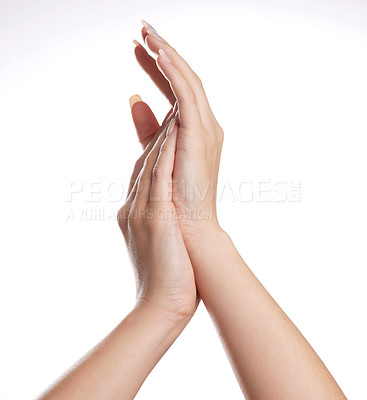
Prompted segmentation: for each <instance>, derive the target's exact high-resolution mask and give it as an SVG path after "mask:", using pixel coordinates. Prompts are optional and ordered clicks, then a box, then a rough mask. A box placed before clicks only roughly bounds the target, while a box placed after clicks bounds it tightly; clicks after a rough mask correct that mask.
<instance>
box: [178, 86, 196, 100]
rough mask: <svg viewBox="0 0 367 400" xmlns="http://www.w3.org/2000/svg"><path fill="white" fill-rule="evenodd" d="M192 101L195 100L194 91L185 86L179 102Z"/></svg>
mask: <svg viewBox="0 0 367 400" xmlns="http://www.w3.org/2000/svg"><path fill="white" fill-rule="evenodd" d="M193 101H195V93H194V91H193V90H192V89H188V88H187V89H186V90H185V91H184V93H183V94H182V97H181V99H180V102H181V103H184V102H189V103H192V102H193Z"/></svg>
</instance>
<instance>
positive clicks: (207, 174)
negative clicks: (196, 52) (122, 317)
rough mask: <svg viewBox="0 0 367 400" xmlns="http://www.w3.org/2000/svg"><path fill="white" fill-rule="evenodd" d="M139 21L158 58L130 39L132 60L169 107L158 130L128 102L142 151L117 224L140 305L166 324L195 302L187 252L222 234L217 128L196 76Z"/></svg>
mask: <svg viewBox="0 0 367 400" xmlns="http://www.w3.org/2000/svg"><path fill="white" fill-rule="evenodd" d="M142 22H143V28H142V37H143V39H144V41H145V43H146V45H147V46H148V48H149V49H150V50H151V51H152V52H153V53H155V54H156V55H157V59H155V58H153V57H151V56H150V55H149V54H148V52H147V51H146V50H145V48H144V47H143V46H142V45H140V44H139V43H138V42H136V41H134V43H135V44H136V48H135V56H136V58H137V61H138V63H139V64H140V65H141V66H142V68H143V69H144V70H145V71H146V72H147V73H148V75H149V76H150V77H151V78H152V80H153V81H154V82H155V83H156V85H157V86H158V88H159V89H160V90H161V91H162V92H163V93H164V95H165V96H166V97H167V99H168V100H169V102H170V103H171V105H172V106H173V107H172V108H171V110H170V111H169V112H168V114H167V116H166V117H165V119H164V121H163V123H162V124H161V125H160V124H159V123H158V121H157V119H156V118H155V116H154V114H153V112H152V111H151V109H150V108H149V106H148V105H147V104H146V103H144V102H142V101H137V102H135V103H133V104H132V109H131V111H132V117H133V120H134V124H135V127H136V130H137V134H138V138H139V141H140V143H141V144H142V146H143V149H144V151H143V154H142V155H141V157H140V158H139V159H138V160H137V162H136V164H135V168H134V170H133V174H132V177H131V183H130V186H129V189H128V194H127V199H126V203H125V204H124V205H123V206H122V208H121V209H120V210H119V212H118V222H119V226H120V228H121V230H122V232H123V235H124V237H125V240H126V244H127V247H128V250H129V254H130V256H131V260H132V263H133V265H134V269H135V273H136V282H137V300H138V304H141V303H145V302H148V303H150V304H151V305H153V306H154V307H157V308H158V309H159V311H160V312H161V313H162V314H163V315H165V316H166V317H167V318H168V319H170V320H174V321H182V320H188V319H190V318H191V316H192V315H193V313H194V312H195V310H196V308H197V305H198V303H199V300H200V299H199V295H198V293H197V290H196V285H195V266H193V265H192V264H191V261H190V254H189V252H188V250H187V248H188V247H190V249H191V248H192V245H194V246H195V243H196V244H197V245H200V241H201V240H203V238H204V237H205V235H207V234H208V233H209V232H210V231H213V230H219V229H220V227H219V224H218V219H217V214H216V188H217V179H218V169H219V161H220V155H221V150H222V143H223V130H222V128H221V127H220V125H219V124H218V122H217V120H216V119H215V117H214V115H213V112H212V110H211V108H210V106H209V103H208V99H207V97H206V94H205V91H204V88H203V85H202V82H201V80H200V79H199V77H198V76H197V75H196V74H195V72H194V71H193V70H192V69H191V68H190V66H189V65H188V64H187V62H186V61H185V60H184V59H183V58H182V57H181V56H180V55H179V54H178V52H177V51H176V50H175V49H174V48H173V47H172V46H171V45H170V44H169V43H167V41H165V40H164V39H163V38H162V37H160V36H159V35H158V34H157V32H156V31H155V30H154V28H153V27H152V26H151V25H149V24H148V23H146V22H145V21H142ZM138 100H140V99H138ZM188 242H190V246H187V244H188Z"/></svg>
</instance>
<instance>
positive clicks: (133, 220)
mask: <svg viewBox="0 0 367 400" xmlns="http://www.w3.org/2000/svg"><path fill="white" fill-rule="evenodd" d="M176 118H177V112H176V109H175V108H174V109H173V110H172V112H171V114H170V115H169V116H168V117H167V118H166V119H165V121H164V123H163V125H162V127H160V128H159V129H158V130H157V132H156V133H155V135H154V139H153V140H151V142H150V144H149V145H148V146H146V148H145V151H144V153H143V155H142V156H141V157H140V158H139V160H138V161H137V163H136V165H135V169H134V172H133V176H132V179H131V185H130V188H129V193H128V197H127V199H126V203H125V204H124V206H123V207H122V208H121V209H120V210H119V213H118V222H119V226H120V228H121V230H122V232H123V234H124V237H125V240H126V244H127V247H128V250H129V254H130V256H131V260H132V263H133V265H134V268H135V273H136V274H135V275H136V282H137V300H138V303H139V304H140V303H142V302H143V303H144V302H148V303H150V304H152V305H154V306H155V307H156V308H157V309H158V310H159V311H160V312H161V313H162V314H163V315H164V316H165V317H167V318H168V319H170V320H174V321H179V322H180V321H182V320H187V322H188V320H189V319H190V318H191V316H192V315H193V313H194V312H195V310H196V307H197V305H198V301H199V299H198V297H197V291H196V286H195V279H194V273H193V270H192V266H191V263H190V259H189V256H188V254H187V251H186V248H185V245H184V241H183V238H182V235H181V232H180V229H179V226H178V221H177V219H176V218H175V207H174V204H173V202H172V193H171V190H170V187H171V185H172V170H173V165H174V159H175V149H176V142H177V131H178V129H177V126H176V125H175V121H176ZM169 128H171V129H173V130H172V131H171V132H172V133H171V134H167V132H168V133H169ZM166 135H167V136H166Z"/></svg>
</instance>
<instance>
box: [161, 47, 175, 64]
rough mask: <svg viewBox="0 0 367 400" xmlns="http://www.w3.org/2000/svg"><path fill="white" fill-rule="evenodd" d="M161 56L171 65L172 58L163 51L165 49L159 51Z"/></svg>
mask: <svg viewBox="0 0 367 400" xmlns="http://www.w3.org/2000/svg"><path fill="white" fill-rule="evenodd" d="M158 53H159V55H161V56H162V57H163V59H164V60H165V61H167V62H169V63H171V62H172V61H171V60H170V58H169V57H168V55H167V53H166V52H165V51H164V50H163V49H159V50H158Z"/></svg>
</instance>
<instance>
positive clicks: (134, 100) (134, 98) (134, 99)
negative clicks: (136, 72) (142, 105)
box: [129, 94, 143, 108]
mask: <svg viewBox="0 0 367 400" xmlns="http://www.w3.org/2000/svg"><path fill="white" fill-rule="evenodd" d="M139 101H143V100H142V99H141V97H140V96H139V95H138V94H133V95H132V96H131V97H130V99H129V103H130V108H133V105H134V104H135V103H137V102H139Z"/></svg>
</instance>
